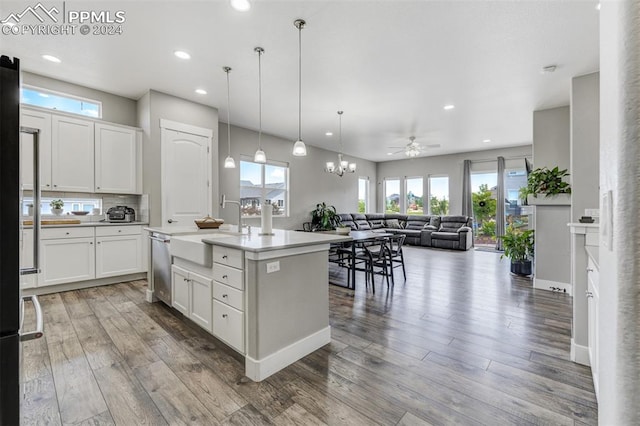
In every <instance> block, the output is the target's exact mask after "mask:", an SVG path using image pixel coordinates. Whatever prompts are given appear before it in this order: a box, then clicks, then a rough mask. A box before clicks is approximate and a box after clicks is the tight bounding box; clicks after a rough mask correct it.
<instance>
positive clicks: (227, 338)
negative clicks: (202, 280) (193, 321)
mask: <svg viewBox="0 0 640 426" xmlns="http://www.w3.org/2000/svg"><path fill="white" fill-rule="evenodd" d="M213 335H214V336H216V337H217V338H218V339H220V340H222V341H223V342H225V343H227V344H228V345H229V346H231V347H233V348H234V349H236V350H238V351H239V352H241V353H244V313H242V312H240V311H239V310H237V309H234V308H232V307H231V306H227V305H225V304H224V303H220V302H218V301H217V300H214V301H213Z"/></svg>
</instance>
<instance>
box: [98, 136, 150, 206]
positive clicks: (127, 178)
mask: <svg viewBox="0 0 640 426" xmlns="http://www.w3.org/2000/svg"><path fill="white" fill-rule="evenodd" d="M95 188H96V189H95V192H98V193H102V192H106V193H114V194H140V193H142V133H141V132H139V131H137V130H135V129H130V128H126V127H121V126H114V125H110V124H104V123H96V124H95Z"/></svg>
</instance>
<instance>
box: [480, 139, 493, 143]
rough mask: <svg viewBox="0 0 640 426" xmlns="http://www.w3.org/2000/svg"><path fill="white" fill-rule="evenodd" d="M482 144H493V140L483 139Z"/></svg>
mask: <svg viewBox="0 0 640 426" xmlns="http://www.w3.org/2000/svg"><path fill="white" fill-rule="evenodd" d="M482 142H484V143H489V142H491V139H482Z"/></svg>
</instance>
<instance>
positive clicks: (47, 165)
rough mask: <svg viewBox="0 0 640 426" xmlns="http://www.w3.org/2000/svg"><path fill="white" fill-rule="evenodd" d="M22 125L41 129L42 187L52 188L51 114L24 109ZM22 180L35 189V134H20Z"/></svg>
mask: <svg viewBox="0 0 640 426" xmlns="http://www.w3.org/2000/svg"><path fill="white" fill-rule="evenodd" d="M20 126H23V127H30V128H32V129H38V130H40V133H39V140H38V141H39V148H40V188H41V189H43V190H45V191H50V190H51V114H48V113H46V112H39V111H31V110H26V109H23V110H22V112H21V114H20ZM20 181H21V182H22V185H23V188H24V189H28V190H33V136H32V135H28V134H25V133H21V134H20Z"/></svg>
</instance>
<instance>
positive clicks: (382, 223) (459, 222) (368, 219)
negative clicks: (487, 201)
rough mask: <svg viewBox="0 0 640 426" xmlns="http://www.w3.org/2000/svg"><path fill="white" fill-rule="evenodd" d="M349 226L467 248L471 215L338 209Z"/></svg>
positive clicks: (414, 242)
mask: <svg viewBox="0 0 640 426" xmlns="http://www.w3.org/2000/svg"><path fill="white" fill-rule="evenodd" d="M338 216H340V221H341V224H342V225H344V226H350V227H351V229H352V230H375V229H383V230H385V231H387V232H390V233H395V234H404V235H406V239H405V243H406V244H411V245H415V246H423V247H437V248H446V249H454V250H469V249H470V248H471V247H472V246H473V232H472V226H473V218H472V217H468V216H423V215H405V214H382V213H366V214H362V213H339V214H338Z"/></svg>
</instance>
